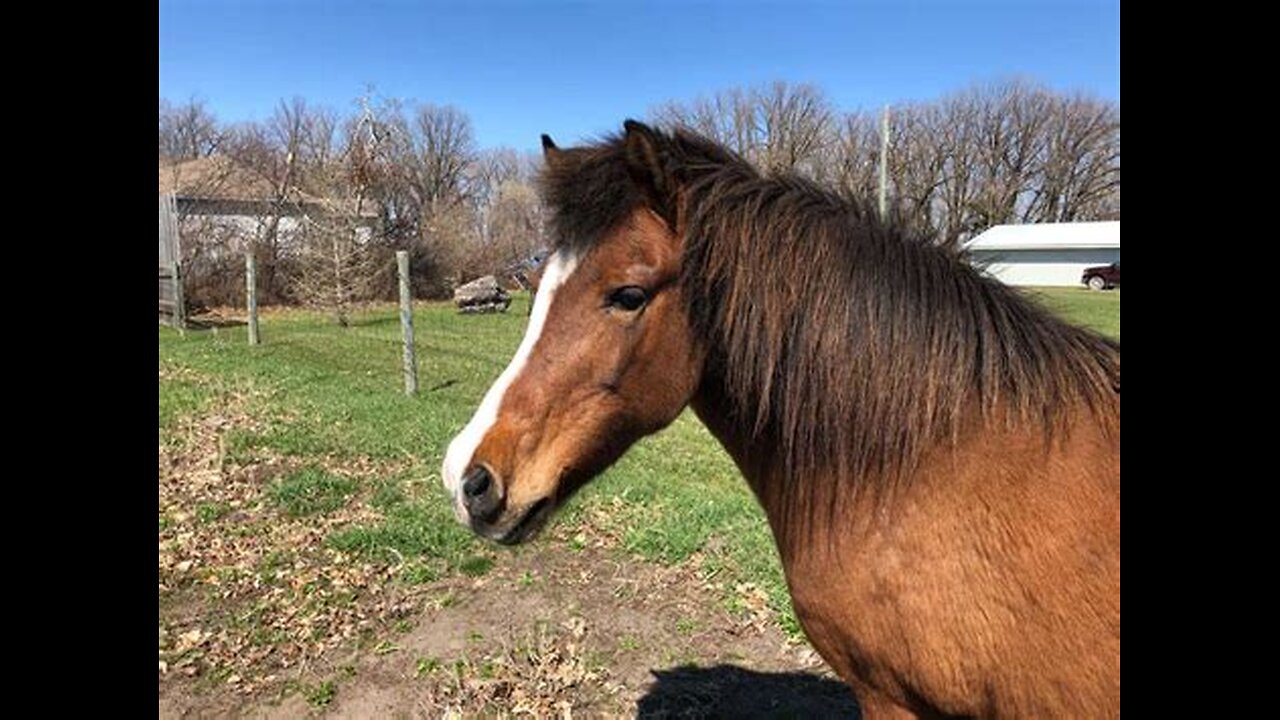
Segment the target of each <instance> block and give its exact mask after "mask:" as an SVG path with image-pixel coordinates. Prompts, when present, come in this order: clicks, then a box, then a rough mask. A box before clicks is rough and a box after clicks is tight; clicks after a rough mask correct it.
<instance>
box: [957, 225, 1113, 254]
mask: <svg viewBox="0 0 1280 720" xmlns="http://www.w3.org/2000/svg"><path fill="white" fill-rule="evenodd" d="M1118 247H1120V221H1119V220H1114V221H1110V222H1079V223H1038V224H1030V225H997V226H995V227H993V228H991V229H990V230H987V231H986V232H984V233H982V234H980V235H978V236H977V237H975V238H973V239H972V240H970V241H969V242H968V243H966V244H965V249H967V250H1074V249H1093V248H1118Z"/></svg>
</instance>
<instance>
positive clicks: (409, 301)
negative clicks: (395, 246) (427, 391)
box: [396, 250, 418, 395]
mask: <svg viewBox="0 0 1280 720" xmlns="http://www.w3.org/2000/svg"><path fill="white" fill-rule="evenodd" d="M396 268H397V269H398V270H399V271H400V330H401V334H402V335H403V336H404V394H405V395H413V394H415V393H417V392H418V363H417V360H416V359H415V358H414V352H413V295H412V294H411V293H410V292H409V253H408V252H407V251H405V250H397V251H396Z"/></svg>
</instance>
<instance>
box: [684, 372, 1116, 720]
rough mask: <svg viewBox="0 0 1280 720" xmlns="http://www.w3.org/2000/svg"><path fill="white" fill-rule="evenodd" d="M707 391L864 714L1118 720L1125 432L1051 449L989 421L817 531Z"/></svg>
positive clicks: (813, 634) (703, 410)
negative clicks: (828, 531)
mask: <svg viewBox="0 0 1280 720" xmlns="http://www.w3.org/2000/svg"><path fill="white" fill-rule="evenodd" d="M705 394H706V395H710V396H711V398H707V397H705V396H704V395H699V396H698V397H697V398H695V399H694V401H693V403H692V407H693V409H694V410H695V412H697V414H698V417H699V418H700V419H701V420H703V422H704V424H706V425H707V426H708V428H709V429H710V430H711V431H712V433H713V434H714V435H715V436H716V438H717V439H718V440H719V441H720V442H721V444H722V445H724V446H725V448H726V449H727V450H728V451H729V453H730V455H731V456H732V457H733V458H734V460H735V462H736V463H737V464H738V467H739V468H740V469H741V470H742V472H743V475H744V477H745V478H746V479H747V481H748V483H749V484H750V485H751V487H752V489H753V491H755V493H756V495H757V496H758V497H759V499H760V500H761V504H762V506H763V507H764V508H765V510H766V513H767V515H768V519H769V523H770V526H771V529H772V530H773V533H774V537H775V540H776V541H777V545H778V550H779V554H780V556H781V559H782V565H783V569H784V571H785V574H786V578H787V584H788V587H789V589H790V592H791V597H792V603H793V605H794V607H795V611H796V615H797V617H798V619H799V620H800V623H801V625H802V627H803V628H804V630H805V633H806V635H807V636H808V638H809V640H810V642H811V643H812V644H813V646H814V648H815V649H816V650H817V651H818V653H819V654H820V655H821V656H822V657H823V659H824V660H826V661H827V663H828V664H829V665H830V666H831V667H832V669H834V670H835V671H836V672H837V674H839V675H840V676H841V678H843V679H844V680H845V681H846V682H848V683H849V684H850V685H851V686H852V687H853V688H854V690H855V692H856V694H857V696H858V700H859V703H860V704H861V706H862V708H863V714H864V716H865V717H870V718H878V717H913V716H921V717H938V716H968V717H1109V716H1118V714H1119V699H1120V685H1119V680H1120V626H1119V618H1120V606H1119V600H1120V598H1119V593H1118V588H1119V584H1120V562H1119V546H1120V514H1119V506H1118V505H1117V504H1116V503H1115V501H1114V499H1115V497H1116V496H1118V494H1119V476H1120V472H1119V457H1118V455H1117V454H1115V453H1113V452H1112V443H1113V438H1110V437H1107V436H1106V435H1105V434H1103V433H1099V432H1096V431H1095V430H1094V426H1093V423H1092V422H1090V421H1089V420H1087V419H1085V420H1083V421H1082V423H1081V424H1080V425H1079V426H1078V427H1077V428H1076V429H1075V432H1073V433H1072V434H1071V440H1070V442H1069V443H1067V444H1065V445H1063V446H1062V447H1058V448H1055V449H1053V450H1052V451H1051V452H1049V453H1047V454H1046V449H1045V447H1044V440H1043V438H1042V437H1041V436H1040V435H1039V434H1038V433H1025V432H1018V431H1015V432H1007V433H1001V434H997V435H992V434H990V433H989V432H987V431H985V430H983V429H982V428H981V426H980V425H979V426H977V427H975V428H974V430H973V431H972V432H969V433H966V434H965V435H966V437H965V439H964V440H962V441H961V442H960V443H958V444H957V445H956V446H955V447H947V448H940V449H938V450H937V451H935V452H933V453H931V454H930V455H929V457H927V458H926V460H925V462H923V463H922V466H921V468H920V469H919V470H918V471H917V473H916V475H915V476H914V477H913V478H912V482H910V483H909V484H907V486H906V487H905V488H904V489H903V490H902V491H900V492H899V493H898V494H897V496H895V497H894V498H893V501H892V502H891V503H881V502H879V501H877V500H876V499H875V498H872V497H864V498H861V499H856V500H854V501H853V502H851V503H849V504H848V505H847V506H845V507H843V508H842V509H841V513H840V516H839V517H838V518H836V519H835V523H836V524H837V525H838V526H839V527H840V528H842V532H841V533H839V534H835V535H831V536H829V537H814V536H812V535H811V534H807V533H804V532H800V531H798V530H797V528H796V527H795V525H794V524H793V523H791V522H790V521H789V520H788V518H787V517H786V514H785V512H784V511H783V510H782V508H784V507H785V503H784V502H783V501H782V499H781V498H778V497H774V496H771V495H770V493H771V492H772V490H771V489H772V488H777V487H779V486H781V485H782V483H780V482H779V481H778V479H777V478H776V477H771V474H774V473H778V472H780V471H781V470H780V468H779V467H778V465H777V464H776V463H774V462H772V459H771V458H770V452H769V451H768V449H767V448H769V447H770V443H768V442H761V441H760V439H759V438H756V439H755V440H754V441H749V440H748V439H747V438H745V437H743V434H742V433H741V432H740V431H739V430H737V429H736V428H734V427H730V426H729V424H728V423H726V422H725V418H726V417H731V415H730V414H728V413H727V412H726V409H727V408H726V406H725V405H724V404H723V403H722V402H720V401H717V400H715V397H716V396H717V395H719V393H715V392H710V393H705ZM752 448H762V449H758V450H756V451H754V452H753V450H752ZM993 458H998V460H999V466H1000V467H999V469H998V470H997V471H995V472H993ZM1099 459H1103V461H1102V462H1099ZM1063 478H1071V479H1072V480H1071V481H1070V482H1064V481H1063ZM816 481H818V482H834V480H827V479H816ZM1081 517H1086V518H1087V519H1088V521H1087V522H1081V521H1080V518H1081Z"/></svg>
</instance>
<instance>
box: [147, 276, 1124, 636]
mask: <svg viewBox="0 0 1280 720" xmlns="http://www.w3.org/2000/svg"><path fill="white" fill-rule="evenodd" d="M1031 294H1032V295H1034V296H1035V297H1036V298H1037V299H1038V300H1039V301H1040V302H1044V303H1045V304H1046V305H1047V306H1048V307H1049V308H1051V309H1052V310H1053V311H1054V312H1058V313H1061V314H1062V315H1063V316H1065V317H1067V318H1068V319H1069V320H1072V321H1073V322H1079V323H1082V324H1086V325H1089V326H1091V327H1094V328H1096V329H1098V330H1100V331H1101V332H1103V333H1105V334H1108V335H1110V336H1112V337H1115V338H1119V335H1120V320H1119V315H1120V294H1119V292H1117V291H1112V292H1105V293H1098V292H1091V291H1087V290H1075V289H1037V290H1033V291H1031ZM527 303H528V297H527V295H524V294H520V295H517V297H516V300H515V302H514V303H513V305H512V307H511V310H510V311H509V312H508V313H506V314H499V315H467V316H462V315H458V314H457V313H456V312H454V310H453V308H452V307H451V306H449V305H448V304H428V303H420V304H418V306H417V309H416V311H415V315H414V322H415V329H416V336H417V339H418V342H417V354H418V383H419V388H420V392H419V393H418V394H417V395H416V396H414V397H406V396H405V395H404V394H403V390H402V376H401V374H400V363H401V346H400V327H399V324H398V320H397V311H396V310H395V309H394V308H392V307H387V308H384V309H379V310H374V311H370V312H365V313H358V314H356V315H354V317H353V322H352V325H351V326H350V327H347V328H340V327H337V326H335V325H334V324H332V322H330V321H329V320H328V319H326V318H325V317H323V316H322V315H319V314H314V313H307V312H302V311H284V312H271V313H267V314H265V315H264V316H263V318H262V337H263V344H262V345H260V346H257V347H249V346H248V344H247V342H246V337H245V329H244V328H243V327H236V328H224V329H221V330H219V332H218V333H216V334H215V333H213V332H207V331H201V332H195V331H191V332H187V333H186V334H185V336H180V335H179V334H178V333H176V332H174V331H172V330H170V329H168V328H160V338H159V344H160V359H161V363H162V367H164V368H168V369H170V370H171V372H167V373H166V372H162V373H161V380H160V423H161V428H162V430H163V428H165V427H167V426H171V425H172V424H173V423H174V422H175V420H176V419H177V418H179V417H182V416H184V415H187V414H192V413H197V412H200V410H201V409H202V408H204V407H206V406H207V405H208V403H209V400H210V398H212V397H213V396H214V395H216V392H215V391H214V390H212V389H210V388H213V387H218V386H226V387H237V388H241V387H248V388H252V389H253V390H255V391H256V392H255V393H254V395H253V396H254V398H256V400H255V401H254V402H255V403H257V404H256V405H255V407H253V408H252V413H253V415H254V417H255V418H257V419H258V420H260V421H261V422H260V426H261V427H259V428H258V429H255V430H252V431H250V430H244V429H237V430H235V431H232V432H230V433H228V435H227V452H228V457H231V458H235V459H239V460H241V461H243V460H247V459H252V458H254V457H255V456H257V455H259V454H262V453H264V452H272V453H278V454H282V455H285V456H290V457H296V458H300V459H302V460H303V464H304V465H306V466H307V467H306V468H305V469H304V470H302V471H300V472H298V473H295V474H294V475H290V476H288V477H286V478H285V479H284V480H282V481H279V482H278V483H277V484H276V485H274V486H272V488H271V490H270V496H271V498H272V499H273V500H274V501H275V502H276V503H277V504H278V505H279V507H280V508H281V509H282V511H284V512H286V513H289V514H292V515H306V514H310V513H316V512H328V511H330V510H332V509H335V508H336V507H339V506H340V505H341V504H342V503H343V502H347V499H348V498H349V497H350V496H351V495H352V493H357V492H360V491H361V488H359V487H357V485H356V483H355V481H352V480H348V479H344V478H341V477H337V476H334V475H331V474H328V473H326V472H324V471H323V470H320V469H319V467H321V466H322V465H323V464H324V463H325V462H329V461H332V460H337V461H342V460H344V459H353V458H366V459H370V460H373V461H374V462H386V463H396V464H398V466H399V467H400V468H401V469H398V470H396V471H395V472H394V473H389V474H388V475H387V476H386V477H379V478H374V479H373V480H371V482H370V484H369V486H368V488H367V492H368V495H369V504H370V505H371V506H372V507H375V508H377V509H378V510H379V511H380V512H381V513H382V518H381V520H379V521H376V522H373V523H370V524H366V525H359V526H354V527H347V528H345V529H342V530H340V531H338V532H336V533H335V534H334V535H332V536H331V537H330V538H329V543H330V545H331V546H333V547H335V548H337V549H340V550H343V551H346V552H350V553H353V554H356V555H358V556H362V557H370V558H378V559H381V560H385V561H388V562H404V563H406V565H405V568H404V569H403V570H402V580H403V581H405V582H409V583H420V582H430V581H431V580H433V579H435V578H437V577H440V576H443V575H444V574H447V573H465V574H469V575H478V574H483V573H485V572H486V571H488V570H489V568H490V567H491V566H492V565H493V564H494V563H502V562H503V560H504V558H506V557H508V555H507V554H508V553H511V552H519V549H515V550H513V549H510V548H501V547H497V546H494V545H492V544H491V543H488V542H486V541H482V540H479V539H478V538H476V537H474V536H473V535H472V534H471V533H470V532H468V531H466V530H465V529H463V528H462V527H461V526H459V525H458V524H457V523H456V522H455V521H454V519H453V514H452V511H451V509H450V507H449V504H448V502H447V499H446V498H445V494H444V491H443V489H442V488H441V485H440V476H439V467H440V462H441V459H442V456H443V453H444V450H445V447H446V445H447V443H448V442H449V440H450V439H451V438H452V437H453V436H454V435H455V434H456V433H457V432H458V431H459V430H461V429H462V426H463V425H464V424H465V423H466V421H467V420H468V418H469V417H470V416H471V414H472V412H474V410H475V407H476V405H477V404H478V403H479V400H480V398H481V397H482V396H483V395H484V393H485V391H486V390H487V389H488V387H489V385H490V384H492V382H493V381H494V379H495V378H496V377H497V376H498V374H499V373H500V372H501V371H502V369H503V367H505V365H506V363H507V361H508V360H509V359H510V357H511V355H512V353H513V352H514V351H515V348H516V346H517V345H518V344H519V341H520V337H521V335H522V334H523V332H524V327H525V323H526V315H525V310H526V308H527ZM406 465H407V469H405V466H406ZM219 512H220V510H214V509H211V510H209V511H208V513H206V514H207V515H208V516H209V517H210V518H211V519H216V518H215V517H213V516H215V515H218V514H219ZM161 522H162V524H163V522H164V519H163V518H162V520H161ZM553 522H554V523H559V524H563V525H568V526H569V527H570V528H572V527H574V526H576V525H579V524H581V523H588V522H589V523H593V524H594V525H596V526H600V525H603V526H604V527H603V528H602V529H604V530H606V531H609V532H611V533H614V534H615V535H616V536H618V537H620V538H621V540H622V546H623V549H624V550H625V551H626V552H629V553H632V554H635V555H638V556H640V557H642V558H644V559H647V560H651V561H655V562H662V563H681V562H685V561H687V560H689V558H690V557H691V556H693V555H694V553H701V555H700V557H701V562H702V569H703V571H704V573H705V574H706V575H707V576H709V577H711V578H713V579H714V580H715V581H716V582H718V583H721V584H722V586H723V587H726V588H733V587H734V584H735V583H739V582H753V583H756V584H757V585H759V586H760V587H761V588H763V589H764V591H765V593H766V594H767V596H768V598H769V602H770V604H771V605H772V607H773V608H775V609H776V610H777V611H778V613H779V618H780V620H781V622H782V624H783V626H784V628H785V629H787V630H788V631H790V632H791V633H792V634H794V635H798V634H799V626H798V624H797V623H796V621H795V617H794V615H793V614H792V612H791V609H790V601H789V598H788V595H787V591H786V585H785V583H784V581H783V577H782V572H781V567H780V565H779V562H778V557H777V552H776V550H775V548H774V544H773V539H772V536H771V534H770V532H769V529H768V526H767V523H766V522H765V519H764V516H763V514H762V512H761V510H760V508H759V506H758V505H757V503H756V501H755V498H754V497H753V496H752V494H751V493H750V491H749V490H748V489H747V487H746V484H745V483H744V482H743V480H742V478H741V477H740V475H739V474H738V471H737V468H736V467H735V466H734V465H733V463H732V462H731V461H730V459H729V458H728V456H727V455H726V454H725V452H724V451H723V450H722V449H721V448H720V447H719V445H718V444H717V443H716V442H715V440H714V439H713V438H712V436H711V435H710V433H709V432H708V431H707V430H706V429H705V428H704V427H703V426H702V425H701V424H700V423H699V422H698V421H697V419H696V418H694V417H693V415H692V413H690V412H685V413H684V414H683V415H682V416H681V417H680V418H678V419H677V420H676V422H675V423H673V424H672V426H671V427H669V428H668V429H667V430H665V431H663V432H662V433H659V434H657V435H655V436H653V437H650V438H646V439H645V440H643V441H641V442H640V443H638V444H637V445H636V447H634V448H633V449H632V450H631V451H630V452H629V453H627V455H626V456H624V457H623V458H622V459H621V460H620V461H619V462H618V463H617V464H615V465H614V467H612V468H611V469H610V470H609V471H607V472H606V473H605V474H604V475H602V476H601V477H600V478H598V479H597V480H595V481H594V482H593V483H591V484H590V485H588V486H587V487H586V488H584V490H583V491H582V492H581V493H579V495H578V496H577V497H575V498H574V499H573V500H572V501H570V503H568V505H567V506H566V507H565V508H562V510H561V511H560V512H559V513H558V516H557V518H556V519H555V520H553ZM574 534H575V533H572V532H571V533H570V536H571V537H572V536H573V535H574ZM539 542H548V540H547V539H546V537H545V536H544V538H543V539H542V540H540V541H539ZM578 544H579V545H581V543H578ZM570 545H573V542H572V541H571V542H570Z"/></svg>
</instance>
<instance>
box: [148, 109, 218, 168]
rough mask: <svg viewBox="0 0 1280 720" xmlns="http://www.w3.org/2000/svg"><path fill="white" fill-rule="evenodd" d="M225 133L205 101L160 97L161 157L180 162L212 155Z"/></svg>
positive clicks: (161, 158) (164, 159)
mask: <svg viewBox="0 0 1280 720" xmlns="http://www.w3.org/2000/svg"><path fill="white" fill-rule="evenodd" d="M222 138H223V133H222V129H221V127H220V125H219V124H218V119H217V118H216V117H215V116H214V115H213V113H212V112H210V111H209V109H208V108H206V107H205V104H204V101H203V100H196V99H195V98H192V99H191V100H188V101H187V102H185V103H183V104H181V105H176V106H175V105H173V104H172V103H170V102H169V101H168V100H165V99H164V98H160V160H161V161H163V162H179V161H182V160H194V159H196V158H202V157H208V156H209V155H212V154H213V153H214V152H215V151H216V150H217V149H218V146H219V144H221V142H222Z"/></svg>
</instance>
